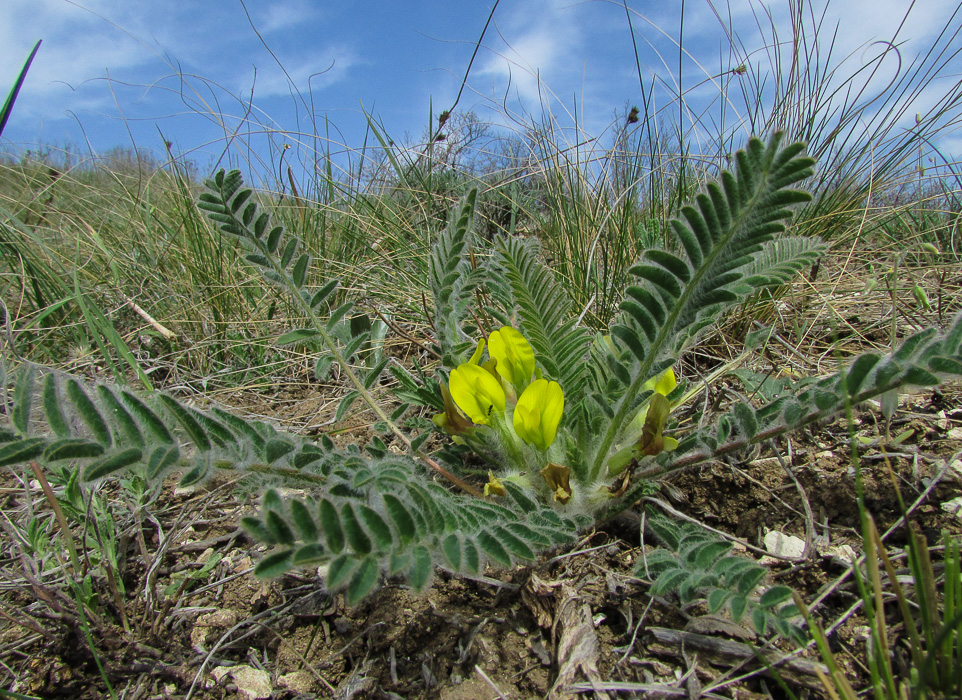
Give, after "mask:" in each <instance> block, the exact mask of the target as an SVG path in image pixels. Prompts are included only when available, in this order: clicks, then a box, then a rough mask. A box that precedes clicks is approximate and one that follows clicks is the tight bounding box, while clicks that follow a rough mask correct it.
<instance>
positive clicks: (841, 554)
mask: <svg viewBox="0 0 962 700" xmlns="http://www.w3.org/2000/svg"><path fill="white" fill-rule="evenodd" d="M822 554H824V555H826V556H829V557H832V558H833V559H841V560H842V561H843V562H845V563H846V564H851V563H852V562H854V561H855V560H856V559H857V558H858V554H856V552H855V550H854V549H852V547H850V546H849V545H847V544H843V545H840V546H837V547H836V546H832V547H825V548H824V549H823V550H822Z"/></svg>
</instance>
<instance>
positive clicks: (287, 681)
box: [277, 671, 314, 694]
mask: <svg viewBox="0 0 962 700" xmlns="http://www.w3.org/2000/svg"><path fill="white" fill-rule="evenodd" d="M277 685H278V686H280V687H281V688H287V689H288V690H290V691H291V692H294V693H298V694H300V693H310V692H311V691H312V690H314V676H312V675H311V674H310V673H309V672H308V671H294V672H293V673H286V674H284V675H283V676H281V677H280V678H278V679H277Z"/></svg>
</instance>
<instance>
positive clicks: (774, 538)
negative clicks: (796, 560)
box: [765, 530, 805, 557]
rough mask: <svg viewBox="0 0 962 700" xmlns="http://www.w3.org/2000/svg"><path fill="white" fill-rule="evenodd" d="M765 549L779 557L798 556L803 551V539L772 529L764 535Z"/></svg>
mask: <svg viewBox="0 0 962 700" xmlns="http://www.w3.org/2000/svg"><path fill="white" fill-rule="evenodd" d="M765 549H767V550H768V551H769V552H770V553H771V554H777V555H778V556H780V557H800V556H802V553H803V552H804V551H805V540H800V539H799V538H797V537H795V536H794V535H786V534H784V533H782V532H778V531H777V530H772V531H770V532H769V533H768V534H766V535H765Z"/></svg>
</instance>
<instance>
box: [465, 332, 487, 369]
mask: <svg viewBox="0 0 962 700" xmlns="http://www.w3.org/2000/svg"><path fill="white" fill-rule="evenodd" d="M483 352H484V338H481V339H480V340H479V341H478V347H476V348H475V349H474V354H473V355H471V359H470V360H468V364H469V365H477V364H480V363H481V353H483Z"/></svg>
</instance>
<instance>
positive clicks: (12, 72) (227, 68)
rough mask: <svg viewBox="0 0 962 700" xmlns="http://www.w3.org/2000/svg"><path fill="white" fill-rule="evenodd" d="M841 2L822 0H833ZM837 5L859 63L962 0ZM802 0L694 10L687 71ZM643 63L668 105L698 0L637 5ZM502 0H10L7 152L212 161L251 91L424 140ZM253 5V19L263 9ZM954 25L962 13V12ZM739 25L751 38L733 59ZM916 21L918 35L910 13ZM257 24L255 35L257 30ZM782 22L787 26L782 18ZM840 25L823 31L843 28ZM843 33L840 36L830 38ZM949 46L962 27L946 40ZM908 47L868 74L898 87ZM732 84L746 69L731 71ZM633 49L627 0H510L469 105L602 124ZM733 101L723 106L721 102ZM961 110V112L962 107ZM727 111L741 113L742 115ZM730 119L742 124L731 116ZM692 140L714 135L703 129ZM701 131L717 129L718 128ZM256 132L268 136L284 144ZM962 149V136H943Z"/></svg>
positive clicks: (690, 76) (476, 74)
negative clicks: (135, 153) (17, 84)
mask: <svg viewBox="0 0 962 700" xmlns="http://www.w3.org/2000/svg"><path fill="white" fill-rule="evenodd" d="M825 4H826V0H811V2H807V3H806V6H811V7H813V8H814V9H815V10H816V13H821V12H822V11H823V9H824V7H825ZM909 4H910V3H909V2H906V1H905V0H836V1H835V2H833V3H831V4H829V5H828V9H827V10H825V25H826V26H828V27H830V28H832V29H834V27H836V26H838V27H839V31H838V33H837V35H836V36H835V47H834V52H835V55H836V56H838V57H845V56H848V57H849V58H848V62H847V63H846V64H845V65H846V66H847V68H848V69H849V70H848V72H849V73H851V72H853V71H854V70H857V69H858V67H859V66H860V65H863V64H864V63H865V62H866V61H868V60H869V58H870V56H871V55H874V54H873V53H872V52H873V51H876V52H877V46H878V45H875V48H873V46H872V44H871V42H873V41H877V40H887V39H890V38H891V37H892V36H893V34H894V33H895V32H896V31H897V30H898V31H899V34H898V39H899V40H900V41H903V42H904V43H903V44H901V45H900V51H901V59H902V62H903V65H905V64H907V63H908V61H909V60H910V59H911V57H912V56H914V55H916V54H918V53H919V52H923V51H925V50H926V49H927V48H928V47H929V46H931V45H932V44H933V42H935V41H936V38H937V35H938V33H939V32H940V31H941V30H942V28H943V26H944V25H945V24H946V22H949V21H950V18H951V17H952V15H953V12H955V11H956V10H957V9H958V6H957V3H956V1H955V0H916V2H915V3H914V7H913V9H912V12H911V13H910V14H909V15H908V18H907V19H905V20H904V21H903V17H904V15H905V9H906V8H907V7H908V6H909ZM788 6H789V4H788V2H787V0H778V1H775V2H770V3H760V2H757V1H756V0H729V1H728V2H727V3H725V4H721V2H720V0H718V1H716V2H715V3H714V5H713V4H712V2H710V1H709V0H688V1H687V3H686V4H685V28H684V32H685V34H684V45H685V47H686V49H687V52H688V55H687V56H686V59H685V64H684V68H683V72H682V81H683V85H685V86H695V85H696V84H700V85H699V86H698V87H697V89H696V90H695V91H694V92H693V93H691V94H690V95H689V97H688V100H689V102H690V104H691V105H693V106H694V107H696V108H698V107H699V106H700V105H701V104H708V103H709V102H710V101H711V100H712V98H714V97H716V96H717V94H718V91H719V87H718V86H719V83H720V81H721V80H722V78H719V77H718V76H719V74H721V73H723V72H724V71H728V70H731V69H732V68H734V67H736V65H737V62H738V61H739V60H740V59H742V58H745V57H746V56H747V57H748V58H749V60H750V61H752V62H757V63H758V64H759V65H765V63H766V61H767V60H768V59H767V54H766V52H765V50H764V46H765V44H766V39H765V37H764V35H763V33H762V32H760V30H759V24H761V26H762V27H763V28H764V27H765V25H766V23H767V22H768V21H769V19H768V18H769V17H771V18H772V20H771V21H773V22H774V24H775V26H776V27H778V28H779V32H780V33H781V34H782V35H783V37H784V36H787V35H788ZM628 7H629V9H630V12H631V16H632V22H633V23H634V29H635V33H636V40H637V47H638V51H639V54H640V61H641V68H642V74H643V75H644V77H645V79H646V80H649V79H652V78H653V77H654V76H657V82H658V84H659V85H661V86H663V87H661V88H659V90H658V91H656V93H655V100H656V102H657V104H658V105H659V106H661V105H663V104H667V103H668V102H669V94H668V93H669V91H670V89H671V86H672V85H674V84H676V82H675V81H677V78H678V50H677V45H676V41H677V39H678V35H679V23H680V22H679V19H680V8H681V2H679V1H677V0H676V1H667V2H666V1H665V0H658V1H655V0H628ZM490 8H491V2H474V1H471V2H466V1H465V2H450V1H449V2H441V1H439V0H435V1H429V0H404V1H402V0H382V1H381V2H373V1H371V0H357V1H355V2H320V1H314V2H311V1H310V0H248V2H247V3H246V9H245V6H244V5H242V4H241V2H240V1H239V0H215V1H214V2H211V1H210V0H170V1H168V2H157V1H156V0H76V1H74V0H3V2H2V3H0V92H4V93H5V91H6V90H7V86H9V85H10V84H12V82H13V80H14V78H15V76H16V74H17V72H18V71H19V69H20V66H21V65H22V63H23V61H24V59H25V58H26V56H27V54H28V53H29V51H30V49H31V48H32V46H33V43H34V42H35V41H36V40H37V39H43V41H44V43H43V45H42V47H41V49H40V52H39V54H38V55H37V58H36V60H35V62H34V65H33V67H32V69H31V71H30V73H29V75H28V77H27V81H26V83H25V85H24V87H23V90H22V92H21V95H20V98H19V100H18V102H17V105H16V109H15V111H14V114H13V117H12V119H11V121H10V123H9V124H8V125H7V129H6V131H5V133H4V136H3V140H2V144H0V145H2V146H3V147H6V148H8V149H10V148H13V149H19V150H23V149H25V148H36V145H37V144H38V143H41V144H45V145H47V146H51V147H54V148H62V147H67V146H69V147H70V148H71V149H72V150H73V151H74V152H76V153H79V154H80V155H81V156H86V155H89V154H91V153H93V154H96V153H103V152H105V151H107V150H108V149H110V148H111V147H114V146H124V147H129V146H132V145H135V146H136V147H138V148H145V149H149V150H153V151H155V152H162V139H161V133H162V134H163V137H164V138H166V139H169V140H170V141H172V142H173V149H174V152H175V153H178V154H184V155H186V156H187V157H190V158H192V159H193V160H195V161H196V162H197V163H198V164H199V165H200V166H201V168H202V169H203V168H206V167H207V165H208V164H210V163H212V162H213V159H215V158H216V157H218V155H219V154H220V152H221V151H222V149H223V147H224V144H225V128H224V124H219V123H218V122H219V121H221V119H220V117H222V116H223V117H224V120H223V121H224V122H225V123H226V125H227V128H232V127H234V126H235V125H236V124H237V120H238V119H239V118H240V117H242V116H243V115H244V112H245V110H246V109H247V107H248V105H246V104H245V103H246V102H248V101H250V100H251V98H252V103H251V105H250V107H251V108H252V117H253V119H254V121H256V123H257V125H258V126H257V127H255V130H261V128H262V127H266V128H268V129H274V130H276V132H273V133H271V134H270V135H269V138H271V139H272V142H273V144H274V147H275V148H276V147H278V145H280V144H282V143H285V142H292V143H295V144H297V143H298V142H300V143H307V142H308V141H309V139H308V134H309V133H310V132H312V131H313V126H312V118H311V117H310V113H313V115H314V117H313V122H314V123H316V124H318V125H320V126H321V127H323V125H324V120H325V118H326V119H327V120H328V124H329V125H330V128H331V129H332V133H331V138H332V140H333V141H334V142H336V143H337V144H345V145H347V146H349V147H351V148H358V147H360V146H361V144H362V139H363V138H364V129H365V124H366V119H365V116H364V111H365V110H366V111H367V112H368V113H370V114H372V115H373V116H374V117H375V118H376V119H377V120H378V121H379V122H380V123H381V124H382V125H383V126H384V128H385V129H386V130H387V131H388V133H389V134H390V135H391V136H392V137H393V138H395V139H396V140H399V141H401V140H404V139H405V136H407V137H409V138H411V139H416V138H417V137H418V136H419V135H420V134H421V133H422V132H423V130H424V128H425V126H426V124H427V122H428V115H429V110H430V108H431V105H432V102H433V106H434V112H435V114H437V113H438V112H440V111H441V110H442V109H446V108H447V107H448V106H450V105H451V103H452V102H453V101H454V98H455V96H456V95H457V92H458V89H459V88H460V86H461V78H462V76H463V74H464V71H465V69H466V68H467V65H468V61H469V59H470V58H471V54H472V52H473V51H474V45H475V42H476V40H477V38H478V36H479V34H480V32H481V29H482V27H483V26H484V22H485V20H486V19H487V16H488V12H489V11H490ZM248 13H249V17H250V18H249V19H248ZM951 22H952V23H953V25H955V26H957V25H959V23H962V14H956V15H955V18H954V20H951ZM723 24H728V25H729V27H730V29H733V30H734V32H735V33H737V35H738V36H739V37H740V43H741V46H742V53H741V54H737V55H733V54H732V52H731V49H730V44H731V42H730V41H729V40H728V39H727V38H726V32H725V30H724V28H723ZM900 25H901V29H899V26H900ZM255 29H256V32H255ZM765 31H766V32H770V29H766V30H765ZM830 35H831V32H825V36H826V37H828V36H830ZM826 41H827V38H826ZM942 41H943V43H944V44H946V45H947V48H948V51H949V53H951V52H952V51H957V50H959V49H960V48H962V46H960V45H959V42H960V41H962V39H960V37H954V38H952V39H949V40H946V39H945V38H943V39H942ZM897 63H898V62H897V60H896V59H895V57H894V54H893V57H892V58H891V60H886V61H884V62H883V63H882V66H881V67H880V69H879V70H878V71H877V72H876V73H874V74H873V75H872V77H871V79H870V80H869V85H868V90H867V92H866V95H871V94H873V91H877V90H879V89H881V88H882V87H884V85H886V84H887V83H888V81H889V80H890V79H891V76H892V75H894V72H895V70H896V69H897ZM943 73H944V76H943V78H942V79H940V80H938V81H933V82H932V83H931V84H929V85H927V86H926V87H925V89H923V90H921V91H920V94H919V95H918V96H917V97H916V98H915V99H914V101H913V104H912V105H910V106H909V108H907V109H906V115H905V117H904V120H903V121H904V122H905V123H904V126H905V127H906V128H909V127H910V126H911V123H912V122H913V121H914V115H915V114H916V113H922V114H924V113H925V112H926V110H927V109H928V108H930V107H931V105H932V104H935V103H936V101H937V100H938V98H939V96H941V95H944V94H945V93H946V92H947V91H948V90H949V89H950V88H951V87H952V86H953V85H955V84H957V83H958V82H959V80H960V76H962V60H959V57H958V56H957V57H955V58H953V59H952V60H951V61H950V65H949V67H948V68H947V69H946V70H944V71H943ZM725 79H734V80H737V79H738V76H737V75H734V74H729V75H728V76H727V77H726V78H725ZM640 96H641V92H640V88H639V81H638V72H637V70H636V64H635V51H634V47H633V45H632V40H631V35H630V33H629V30H628V23H627V20H626V12H625V7H624V5H623V4H622V3H621V2H614V1H610V2H609V1H605V0H594V1H585V2H574V1H571V0H502V2H501V3H500V5H499V6H498V8H497V11H496V13H495V16H494V21H493V23H492V26H491V28H490V29H489V30H488V34H487V35H486V36H485V38H484V42H483V46H482V48H481V50H480V51H479V53H478V57H477V59H476V62H475V64H474V67H473V70H472V72H471V76H470V78H469V81H468V85H467V89H466V90H465V94H464V96H463V97H462V98H461V102H460V104H459V106H458V108H459V109H460V110H473V111H475V112H476V113H478V115H479V116H480V117H481V118H482V119H483V120H485V121H490V122H492V123H494V124H497V125H506V126H507V127H508V128H512V129H515V130H517V129H518V128H520V127H519V123H523V121H524V119H526V118H534V119H535V120H537V121H540V119H541V116H542V111H543V110H544V109H545V108H547V109H549V110H550V112H551V114H553V115H554V117H555V118H556V119H557V121H558V123H559V124H561V125H562V126H566V127H570V126H573V125H574V123H575V121H576V120H577V123H578V125H579V127H580V128H581V129H583V131H584V132H587V133H589V134H593V135H598V134H600V133H602V132H603V131H604V129H605V128H606V127H607V126H608V125H610V124H611V122H612V119H613V118H614V115H615V113H616V112H618V111H621V110H623V109H624V108H625V106H626V105H628V106H630V105H634V104H640V103H641V97H640ZM716 105H717V102H716ZM954 109H955V112H956V113H959V112H962V106H956V107H955V108H954ZM744 112H745V110H744V106H743V104H742V105H739V104H738V103H737V101H733V103H732V104H731V105H730V106H729V111H728V117H727V119H729V120H730V121H731V124H734V123H736V122H737V120H738V118H739V117H740V116H743V115H744ZM731 124H729V126H731ZM692 135H693V137H696V138H697V137H698V134H697V133H696V132H693V134H692ZM702 135H703V134H702ZM267 138H268V137H267V136H255V137H253V139H252V141H251V143H252V144H253V145H254V147H255V149H264V148H268V146H267V143H268V142H267ZM938 145H939V146H940V148H942V149H943V150H944V151H946V152H949V153H962V129H956V130H954V131H952V132H950V133H948V134H946V135H944V136H943V137H941V138H940V141H939V144H938Z"/></svg>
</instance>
